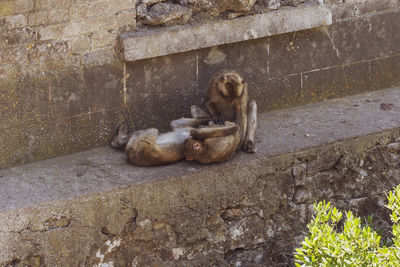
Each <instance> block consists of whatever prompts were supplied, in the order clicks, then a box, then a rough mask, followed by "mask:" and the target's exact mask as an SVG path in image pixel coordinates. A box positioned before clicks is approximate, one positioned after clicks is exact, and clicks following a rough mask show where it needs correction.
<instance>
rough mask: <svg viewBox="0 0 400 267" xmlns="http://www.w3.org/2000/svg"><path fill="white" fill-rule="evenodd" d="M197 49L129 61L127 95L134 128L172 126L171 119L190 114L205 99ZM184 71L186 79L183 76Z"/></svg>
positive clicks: (167, 127) (163, 127)
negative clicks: (194, 105) (192, 105)
mask: <svg viewBox="0 0 400 267" xmlns="http://www.w3.org/2000/svg"><path fill="white" fill-rule="evenodd" d="M196 54H197V52H190V53H185V54H177V55H173V56H166V57H159V58H154V59H150V60H143V61H138V62H134V63H129V64H127V74H128V78H127V81H126V87H127V92H126V99H127V105H128V110H130V112H131V114H132V116H133V121H134V123H135V129H143V128H148V127H156V128H159V129H160V130H167V129H169V121H171V120H173V119H177V118H178V117H182V116H189V115H190V105H191V104H197V105H200V104H202V103H203V101H204V93H203V91H199V90H198V84H197V57H196ZM183 73H184V75H185V79H182V74H183Z"/></svg>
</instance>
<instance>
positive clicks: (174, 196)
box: [0, 128, 400, 266]
mask: <svg viewBox="0 0 400 267" xmlns="http://www.w3.org/2000/svg"><path fill="white" fill-rule="evenodd" d="M399 183H400V129H399V128H396V129H392V130H389V131H385V132H381V133H376V134H370V135H366V136H361V137H357V138H350V139H347V140H343V141H338V142H334V143H331V144H328V145H321V146H318V147H315V148H311V149H306V150H302V151H296V152H290V153H285V154H281V155H278V156H270V157H263V156H258V158H257V159H253V160H252V161H250V162H240V161H239V162H236V163H235V162H230V163H228V164H227V165H221V164H220V165H214V166H211V167H209V168H202V169H200V170H198V171H196V172H191V173H186V174H177V175H175V176H174V177H170V178H167V179H162V180H158V181H149V182H148V183H142V184H137V185H134V186H130V187H128V188H122V189H116V190H113V191H111V192H103V193H99V194H94V195H89V196H84V197H80V198H76V199H73V200H64V201H61V202H55V203H48V204H41V205H37V206H35V207H27V208H20V209H14V210H10V211H2V212H1V213H0V229H1V230H0V243H1V244H7V247H6V249H2V250H0V266H150V265H151V266H292V264H293V254H292V253H293V249H294V248H295V247H296V246H299V242H300V241H301V240H302V238H303V235H304V231H305V229H306V224H307V223H308V221H309V220H310V218H311V216H312V203H314V202H315V201H320V200H323V199H325V200H328V201H331V202H332V203H333V204H334V205H336V206H337V207H338V208H341V209H351V210H353V211H354V212H356V214H357V215H359V216H367V215H371V214H373V215H375V216H374V218H375V219H374V222H373V226H374V228H375V229H377V230H379V231H381V232H382V233H383V236H384V238H387V237H390V233H389V229H390V228H391V226H390V219H389V210H388V209H386V208H385V207H384V204H385V200H386V197H385V193H386V192H388V190H391V189H392V188H393V187H394V186H396V185H397V184H399Z"/></svg>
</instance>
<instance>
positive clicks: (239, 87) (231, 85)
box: [217, 72, 247, 98]
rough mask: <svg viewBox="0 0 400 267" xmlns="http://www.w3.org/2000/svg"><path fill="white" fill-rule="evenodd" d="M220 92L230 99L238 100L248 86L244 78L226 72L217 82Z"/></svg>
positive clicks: (234, 73)
mask: <svg viewBox="0 0 400 267" xmlns="http://www.w3.org/2000/svg"><path fill="white" fill-rule="evenodd" d="M217 84H218V88H219V92H220V94H221V95H222V96H224V97H228V98H237V97H240V96H241V95H242V94H243V91H244V90H245V87H246V86H247V84H246V82H245V81H244V80H243V78H242V77H241V76H240V75H239V74H238V73H236V72H226V73H224V74H223V75H221V77H219V79H218V80H217Z"/></svg>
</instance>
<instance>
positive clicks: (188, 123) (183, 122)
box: [169, 118, 211, 130]
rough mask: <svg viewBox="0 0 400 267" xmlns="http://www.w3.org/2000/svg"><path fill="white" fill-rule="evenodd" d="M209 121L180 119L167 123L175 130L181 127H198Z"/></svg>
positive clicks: (203, 119)
mask: <svg viewBox="0 0 400 267" xmlns="http://www.w3.org/2000/svg"><path fill="white" fill-rule="evenodd" d="M210 120H211V119H210V118H180V119H177V120H173V121H171V122H170V123H169V125H170V126H171V128H172V129H173V130H174V129H177V128H183V127H194V128H196V127H198V126H199V125H202V124H204V125H205V124H207V123H208V122H209V121H210Z"/></svg>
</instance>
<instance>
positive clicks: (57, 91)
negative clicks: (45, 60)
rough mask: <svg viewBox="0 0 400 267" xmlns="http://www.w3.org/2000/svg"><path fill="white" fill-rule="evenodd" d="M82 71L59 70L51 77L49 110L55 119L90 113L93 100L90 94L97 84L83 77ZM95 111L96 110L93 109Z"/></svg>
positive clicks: (49, 83)
mask: <svg viewBox="0 0 400 267" xmlns="http://www.w3.org/2000/svg"><path fill="white" fill-rule="evenodd" d="M82 76H83V73H82V71H81V70H77V71H73V70H70V69H66V70H57V72H56V73H54V74H52V75H51V76H50V77H49V82H48V86H47V90H48V93H47V95H48V99H46V100H47V101H42V102H47V103H48V108H49V111H48V113H50V114H51V115H52V116H54V117H55V118H63V117H64V118H66V117H70V116H75V115H79V114H84V113H87V112H89V111H90V108H91V103H92V101H91V100H92V99H91V97H90V92H92V91H93V90H94V88H96V89H98V88H97V87H95V86H96V85H97V84H91V82H92V81H87V80H86V79H84V78H83V77H82ZM92 110H94V109H92Z"/></svg>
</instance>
